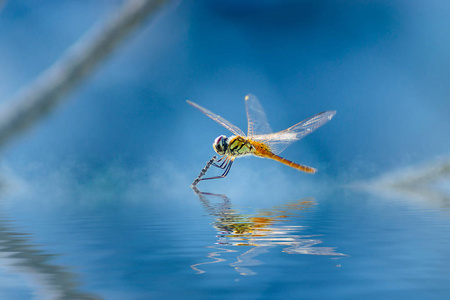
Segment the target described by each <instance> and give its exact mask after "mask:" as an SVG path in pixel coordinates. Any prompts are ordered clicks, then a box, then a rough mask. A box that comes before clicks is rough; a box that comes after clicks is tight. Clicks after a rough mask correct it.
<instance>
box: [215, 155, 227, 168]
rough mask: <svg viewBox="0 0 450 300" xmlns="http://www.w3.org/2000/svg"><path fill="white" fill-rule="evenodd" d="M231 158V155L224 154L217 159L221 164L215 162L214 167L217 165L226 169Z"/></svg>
mask: <svg viewBox="0 0 450 300" xmlns="http://www.w3.org/2000/svg"><path fill="white" fill-rule="evenodd" d="M229 159H230V158H229V156H227V155H224V156H222V157H221V158H219V159H218V160H217V162H218V163H220V164H216V163H215V162H214V163H213V164H212V165H213V166H214V167H217V168H220V169H225V168H226V165H227V163H228V160H229Z"/></svg>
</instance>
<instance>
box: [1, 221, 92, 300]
mask: <svg viewBox="0 0 450 300" xmlns="http://www.w3.org/2000/svg"><path fill="white" fill-rule="evenodd" d="M8 223H9V222H8V221H5V218H1V220H0V255H1V258H2V264H1V265H2V267H3V268H7V270H8V271H9V272H10V273H13V274H19V275H21V276H23V278H24V279H25V281H26V282H27V284H28V285H30V286H31V289H32V290H33V292H32V293H33V295H34V297H33V298H35V299H101V297H99V296H96V295H94V294H89V293H84V292H82V291H80V290H79V288H80V287H79V283H78V281H77V276H76V274H74V273H72V272H69V270H67V268H65V267H62V266H58V265H55V264H52V263H50V260H51V258H52V257H54V256H56V255H51V254H45V253H43V252H42V251H40V250H38V249H37V248H36V247H35V246H34V245H32V244H31V241H30V240H31V239H30V238H29V234H26V233H22V232H17V230H15V229H14V228H13V227H12V226H10V225H9V224H8ZM4 288H5V287H4Z"/></svg>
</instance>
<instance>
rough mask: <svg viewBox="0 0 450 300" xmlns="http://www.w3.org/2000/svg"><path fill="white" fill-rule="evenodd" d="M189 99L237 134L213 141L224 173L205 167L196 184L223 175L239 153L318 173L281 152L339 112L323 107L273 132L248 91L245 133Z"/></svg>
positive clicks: (193, 104) (223, 136)
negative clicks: (214, 173)
mask: <svg viewBox="0 0 450 300" xmlns="http://www.w3.org/2000/svg"><path fill="white" fill-rule="evenodd" d="M187 103H188V104H190V105H192V106H193V107H195V108H197V109H198V110H200V111H201V112H202V113H204V114H205V115H207V116H208V117H210V118H211V119H213V120H214V121H216V122H217V123H219V124H220V125H222V126H223V127H225V128H226V129H228V130H229V131H231V132H232V133H233V134H234V136H231V137H226V136H225V135H220V136H219V137H217V138H216V139H215V141H214V143H213V148H214V150H215V151H216V153H217V154H219V155H221V156H222V157H221V158H219V159H218V160H217V162H213V163H212V165H213V166H215V167H218V168H220V169H223V170H224V171H223V173H222V175H220V176H213V177H209V178H202V177H203V175H204V174H205V173H206V171H205V172H203V170H202V173H200V175H199V177H198V178H197V179H196V180H195V181H194V183H193V184H192V185H193V186H195V185H196V184H197V183H198V182H199V181H201V180H207V179H216V178H224V177H225V176H227V174H228V172H229V171H230V168H231V165H232V164H233V161H234V160H235V159H236V158H237V157H241V156H246V155H254V156H257V157H263V158H270V159H273V160H275V161H278V162H280V163H282V164H285V165H287V166H289V167H292V168H294V169H297V170H300V171H303V172H307V173H315V172H316V169H314V168H312V167H308V166H305V165H301V164H298V163H295V162H293V161H290V160H287V159H285V158H283V157H281V156H279V155H278V154H280V153H281V152H282V151H283V150H284V149H286V148H287V147H288V146H289V145H291V144H292V143H293V142H295V141H298V140H300V139H302V138H304V137H305V136H306V135H308V134H310V133H311V132H313V131H314V130H316V129H317V128H319V127H320V126H322V125H324V124H325V123H327V122H328V121H330V120H331V118H333V116H334V115H335V114H336V111H334V110H333V111H324V112H322V113H319V114H316V115H314V116H312V117H310V118H308V119H306V120H304V121H301V122H299V123H297V124H295V125H293V126H291V127H289V128H288V129H285V130H282V131H279V132H276V133H273V132H272V128H271V127H270V125H269V122H268V121H267V117H266V113H265V112H264V109H263V108H262V105H261V103H259V101H258V99H257V98H256V97H255V96H254V95H251V94H249V95H247V96H246V97H245V108H246V112H247V123H248V131H247V135H245V134H244V132H243V131H242V130H241V129H240V128H238V127H237V126H235V125H233V124H231V123H230V122H229V121H227V120H225V119H224V118H223V117H221V116H219V115H217V114H215V113H213V112H211V111H209V110H208V109H206V108H204V107H202V106H200V105H198V104H197V103H194V102H192V101H187ZM208 168H209V167H208ZM206 170H207V169H206Z"/></svg>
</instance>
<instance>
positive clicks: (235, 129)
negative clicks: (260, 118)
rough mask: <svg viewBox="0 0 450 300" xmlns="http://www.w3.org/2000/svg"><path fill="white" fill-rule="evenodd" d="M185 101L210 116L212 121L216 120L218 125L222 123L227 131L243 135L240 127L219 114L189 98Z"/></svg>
mask: <svg viewBox="0 0 450 300" xmlns="http://www.w3.org/2000/svg"><path fill="white" fill-rule="evenodd" d="M186 102H187V103H188V104H190V105H192V106H193V107H195V108H196V109H198V110H199V111H201V112H202V113H204V114H205V115H207V116H208V117H210V118H211V119H213V120H214V121H216V122H217V123H219V124H220V125H222V126H223V127H225V128H226V129H228V130H229V131H231V132H232V133H234V134H235V135H240V136H245V133H244V132H243V131H242V130H241V129H239V127H237V126H235V125H233V124H231V123H230V122H228V121H227V120H225V119H224V118H222V117H221V116H219V115H216V114H215V113H213V112H211V111H209V110H207V109H206V108H204V107H202V106H200V105H198V104H197V103H194V102H192V101H189V100H186Z"/></svg>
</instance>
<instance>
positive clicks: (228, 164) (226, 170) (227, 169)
mask: <svg viewBox="0 0 450 300" xmlns="http://www.w3.org/2000/svg"><path fill="white" fill-rule="evenodd" d="M225 161H226V164H225V166H224V167H223V168H221V169H225V171H223V173H222V175H220V176H214V177H208V178H202V179H200V180H209V179H219V178H225V177H226V176H227V175H228V172H230V169H231V165H232V164H233V161H234V158H233V157H231V158H230V157H227V159H226V160H225Z"/></svg>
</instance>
